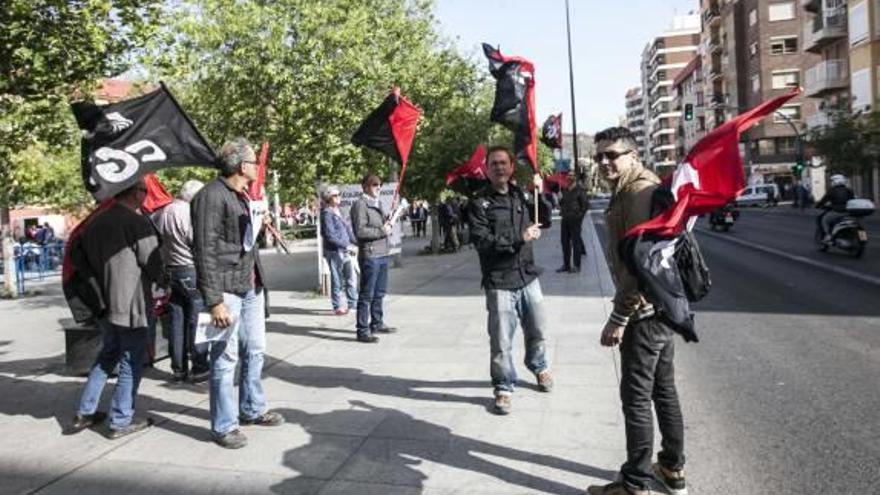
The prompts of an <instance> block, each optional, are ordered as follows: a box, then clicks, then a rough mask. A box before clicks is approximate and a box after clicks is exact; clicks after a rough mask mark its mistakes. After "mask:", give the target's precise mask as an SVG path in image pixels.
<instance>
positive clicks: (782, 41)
mask: <svg viewBox="0 0 880 495" xmlns="http://www.w3.org/2000/svg"><path fill="white" fill-rule="evenodd" d="M790 53H797V36H787V37H784V38H783V37H779V38H770V55H788V54H790Z"/></svg>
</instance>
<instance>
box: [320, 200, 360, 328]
mask: <svg viewBox="0 0 880 495" xmlns="http://www.w3.org/2000/svg"><path fill="white" fill-rule="evenodd" d="M322 196H323V199H324V209H322V210H321V238H322V239H323V242H324V244H323V252H324V259H325V260H327V265H328V266H329V267H330V304H331V305H332V306H333V312H334V313H335V314H336V315H338V316H342V315H346V314H348V312H349V310H352V309H356V308H357V276H356V275H355V269H354V263H353V262H352V261H353V260H352V257H351V256H350V255H349V253H354V252H355V251H356V250H357V239H356V238H355V236H354V232H353V231H352V230H351V226H350V225H349V224H348V223H347V222H346V221H345V219H343V218H342V213H340V211H339V189H337V188H335V187H328V188H327V190H326V191H324V194H323V195H322ZM343 287H345V296H346V300H345V302H346V306H347V307H343V306H342V298H341V297H340V296H341V294H342V288H343Z"/></svg>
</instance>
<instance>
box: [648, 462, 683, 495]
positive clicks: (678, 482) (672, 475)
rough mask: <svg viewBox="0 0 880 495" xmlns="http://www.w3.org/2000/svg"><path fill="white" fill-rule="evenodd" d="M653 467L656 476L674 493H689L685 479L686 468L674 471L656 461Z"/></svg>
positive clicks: (674, 494)
mask: <svg viewBox="0 0 880 495" xmlns="http://www.w3.org/2000/svg"><path fill="white" fill-rule="evenodd" d="M651 468H653V469H654V476H656V477H657V480H658V481H660V483H662V484H663V487H664V488H666V490H668V491H669V493H671V494H672V495H687V492H688V490H687V484H686V483H685V479H684V469H679V470H678V471H673V470H671V469H666V468H665V467H663V466H661V465H660V463H657V462H655V463H654V465H653V466H651Z"/></svg>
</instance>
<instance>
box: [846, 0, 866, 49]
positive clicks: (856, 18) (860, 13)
mask: <svg viewBox="0 0 880 495" xmlns="http://www.w3.org/2000/svg"><path fill="white" fill-rule="evenodd" d="M848 10H849V44H850V45H855V44H856V43H858V42H860V41H862V40H864V39H866V38H867V37H868V5H867V2H866V1H865V2H861V3H858V4H855V5H850V6H849V9H848Z"/></svg>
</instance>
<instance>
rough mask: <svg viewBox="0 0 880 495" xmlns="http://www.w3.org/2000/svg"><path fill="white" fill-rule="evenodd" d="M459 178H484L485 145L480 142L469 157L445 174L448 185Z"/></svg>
mask: <svg viewBox="0 0 880 495" xmlns="http://www.w3.org/2000/svg"><path fill="white" fill-rule="evenodd" d="M459 178H462V179H477V180H486V147H485V146H483V145H482V144H481V145H479V146H477V149H476V151H474V154H473V155H471V159H470V160H468V161H467V162H466V163H464V164H463V165H461V166H459V167H458V168H456V169H455V170H453V171H452V172H449V173H448V174H446V185H447V186H448V185H450V184H452V183H453V182H455V181H456V180H458V179H459Z"/></svg>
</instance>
